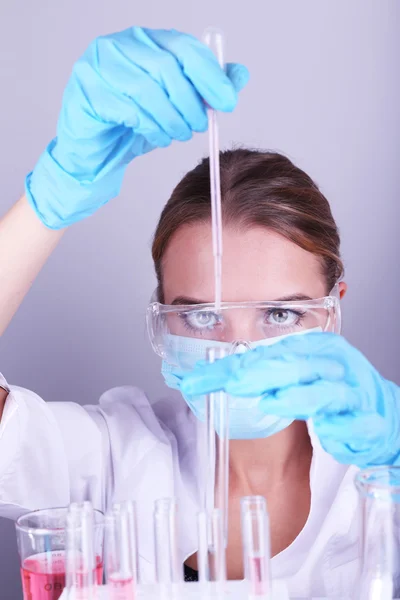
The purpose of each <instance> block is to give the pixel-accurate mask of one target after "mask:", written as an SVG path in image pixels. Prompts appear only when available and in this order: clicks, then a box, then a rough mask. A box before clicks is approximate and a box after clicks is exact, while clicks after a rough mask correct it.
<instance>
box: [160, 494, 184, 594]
mask: <svg viewBox="0 0 400 600" xmlns="http://www.w3.org/2000/svg"><path fill="white" fill-rule="evenodd" d="M154 537H155V539H154V541H155V551H156V581H157V583H160V584H163V585H165V584H172V583H181V582H182V581H183V566H182V564H181V562H180V560H179V551H178V519H177V503H176V500H175V499H174V498H161V499H159V500H156V502H155V506H154Z"/></svg>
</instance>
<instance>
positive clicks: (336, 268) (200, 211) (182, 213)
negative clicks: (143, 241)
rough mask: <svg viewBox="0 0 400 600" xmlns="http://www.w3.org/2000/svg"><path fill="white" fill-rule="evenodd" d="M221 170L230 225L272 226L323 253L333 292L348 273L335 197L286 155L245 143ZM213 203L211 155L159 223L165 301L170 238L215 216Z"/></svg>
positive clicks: (157, 257)
mask: <svg viewBox="0 0 400 600" xmlns="http://www.w3.org/2000/svg"><path fill="white" fill-rule="evenodd" d="M220 169H221V201H222V218H223V222H224V224H225V225H230V224H235V225H238V224H239V225H241V226H243V227H246V228H248V227H252V226H262V227H266V228H268V229H270V230H273V231H275V232H277V233H279V234H281V235H282V236H284V237H285V238H287V239H289V240H291V241H292V242H294V243H295V244H297V245H298V246H300V247H301V248H303V249H304V250H307V251H309V252H312V253H313V254H315V255H317V256H319V257H320V258H321V264H322V267H323V273H324V276H325V278H326V284H327V292H329V291H330V290H331V289H332V287H333V286H334V285H335V283H336V282H337V281H338V279H339V278H340V277H341V276H342V275H343V270H344V269H343V263H342V260H341V258H340V237H339V232H338V228H337V226H336V223H335V220H334V218H333V216H332V213H331V209H330V206H329V202H328V201H327V199H326V198H325V196H324V195H323V194H322V193H321V192H320V190H319V188H318V186H317V185H316V184H315V183H314V182H313V181H312V179H311V178H310V177H309V176H308V175H307V174H306V173H305V172H304V171H302V170H301V169H299V168H298V167H296V166H295V165H294V164H293V163H292V162H291V161H290V160H289V159H288V158H286V157H285V156H282V155H281V154H278V153H275V152H261V151H256V150H248V149H242V148H241V149H235V150H229V151H226V152H222V153H221V155H220ZM210 204H211V201H210V179H209V160H208V158H207V159H204V160H202V161H201V162H200V164H198V165H197V167H195V168H194V169H193V170H192V171H190V172H189V173H187V174H186V175H185V177H184V178H183V179H182V180H181V181H180V182H179V183H178V185H177V186H176V188H175V189H174V191H173V192H172V195H171V197H170V199H169V200H168V202H167V204H166V205H165V207H164V209H163V211H162V213H161V217H160V220H159V222H158V225H157V229H156V232H155V235H154V241H153V247H152V255H153V260H154V266H155V270H156V275H157V281H158V297H159V300H160V302H163V301H164V298H163V286H162V260H163V256H164V253H165V251H166V248H167V246H168V243H169V241H170V240H171V238H172V236H173V235H174V233H175V232H176V231H177V229H179V227H181V225H188V224H193V223H196V222H207V221H209V220H210V218H211V206H210Z"/></svg>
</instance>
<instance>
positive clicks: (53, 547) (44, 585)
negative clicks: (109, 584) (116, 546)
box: [16, 507, 104, 600]
mask: <svg viewBox="0 0 400 600" xmlns="http://www.w3.org/2000/svg"><path fill="white" fill-rule="evenodd" d="M67 514H68V508H67V507H64V508H49V509H43V510H35V511H33V512H30V513H27V514H25V515H23V516H22V517H20V518H19V519H18V520H17V522H16V530H17V541H18V551H19V556H20V560H21V577H22V588H23V593H24V600H58V598H59V597H60V596H61V594H62V592H63V590H64V588H65V567H66V556H65V549H66V537H67V536H66V522H67ZM94 518H95V530H94V537H95V552H96V579H97V582H98V584H99V585H100V584H101V583H102V581H103V537H104V515H103V513H102V512H100V511H98V510H96V511H94Z"/></svg>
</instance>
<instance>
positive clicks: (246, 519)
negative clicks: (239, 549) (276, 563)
mask: <svg viewBox="0 0 400 600" xmlns="http://www.w3.org/2000/svg"><path fill="white" fill-rule="evenodd" d="M241 519H242V536H243V564H244V573H245V578H246V580H247V581H248V582H249V587H250V595H251V596H257V597H268V595H269V594H270V590H271V575H270V537H269V519H268V513H267V504H266V501H265V498H263V497H262V496H246V497H244V498H242V500H241Z"/></svg>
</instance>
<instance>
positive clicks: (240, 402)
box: [161, 327, 321, 440]
mask: <svg viewBox="0 0 400 600" xmlns="http://www.w3.org/2000/svg"><path fill="white" fill-rule="evenodd" d="M309 331H311V330H308V331H307V332H309ZM312 331H321V328H320V327H316V328H315V329H313V330H312ZM302 333H306V332H303V331H300V332H296V333H295V334H291V335H300V334H302ZM285 337H287V336H286V335H282V336H277V337H274V338H269V339H264V340H259V341H257V342H252V343H251V347H252V348H256V347H258V346H271V345H272V344H274V343H276V342H277V341H279V340H280V339H282V338H285ZM168 338H169V339H168V344H169V348H171V347H172V348H173V350H174V354H175V356H176V362H177V363H178V364H179V365H180V367H177V366H174V365H171V364H169V363H167V362H166V361H163V362H162V367H161V373H162V375H163V377H164V380H165V383H166V385H167V386H168V387H170V388H172V389H174V390H180V382H181V380H182V378H183V377H184V375H185V374H186V373H188V372H189V371H191V370H192V369H193V368H194V367H195V365H196V363H197V362H199V361H200V360H203V359H204V356H205V355H206V350H207V348H209V347H210V345H212V346H213V347H221V348H226V349H227V350H228V351H230V352H232V346H233V344H232V343H230V342H214V341H213V342H212V343H211V342H210V340H200V339H196V338H187V337H182V336H178V335H169V336H168ZM246 350H248V347H246V346H245V344H240V343H239V344H236V345H235V347H234V352H235V353H242V352H244V351H246ZM181 393H182V392H181ZM182 396H183V398H184V399H185V401H186V402H187V404H188V405H189V407H190V409H191V410H192V412H193V413H194V414H195V416H196V417H197V418H198V419H200V420H201V421H203V422H204V421H205V412H206V402H205V399H206V397H205V396H203V395H201V396H189V395H187V394H182ZM260 399H261V397H260V396H258V397H251V398H250V397H237V396H230V397H229V438H230V439H232V440H235V439H242V440H244V439H254V438H266V437H269V436H271V435H273V434H274V433H278V432H279V431H282V430H283V429H285V428H286V427H288V426H289V425H290V424H291V423H293V419H285V418H281V417H275V416H273V415H266V414H265V413H264V412H263V411H262V410H261V408H260V405H261V402H260ZM217 427H218V425H217Z"/></svg>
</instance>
